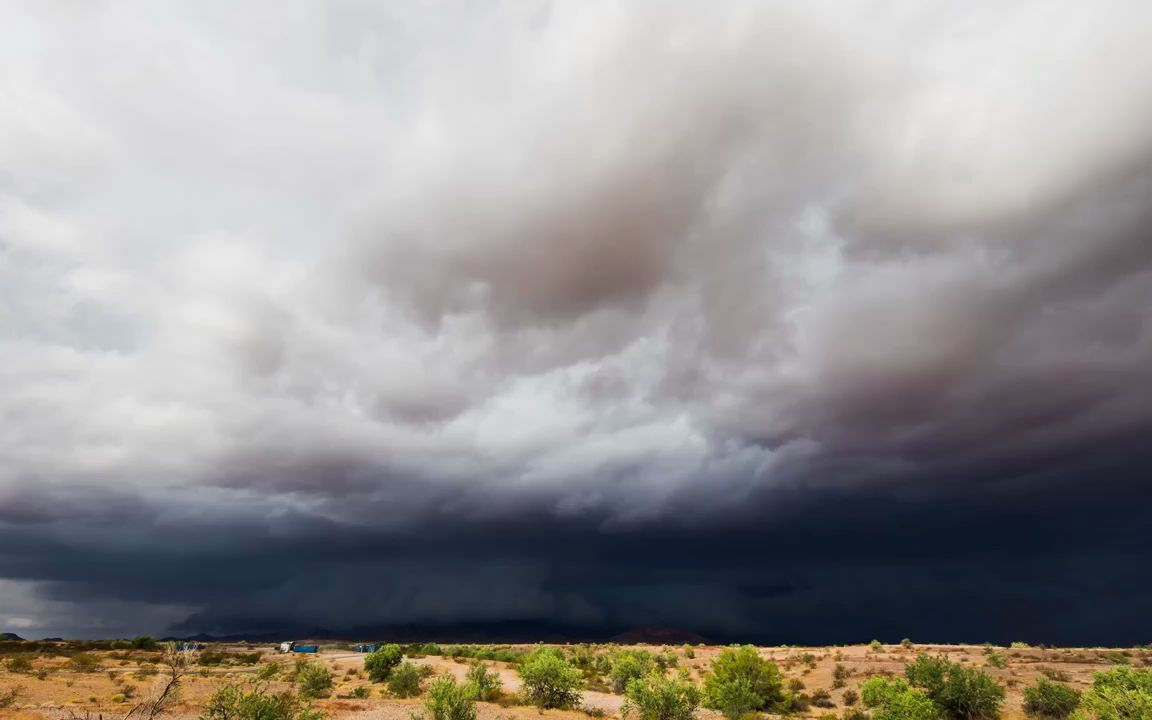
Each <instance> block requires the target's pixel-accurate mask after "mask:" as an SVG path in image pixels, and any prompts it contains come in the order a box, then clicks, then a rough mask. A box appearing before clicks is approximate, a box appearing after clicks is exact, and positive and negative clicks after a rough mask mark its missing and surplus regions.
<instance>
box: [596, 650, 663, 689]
mask: <svg viewBox="0 0 1152 720" xmlns="http://www.w3.org/2000/svg"><path fill="white" fill-rule="evenodd" d="M655 665H656V662H655V660H654V659H653V657H652V653H650V652H648V651H647V650H623V651H621V652H618V653H616V657H614V658H613V659H612V667H611V669H610V670H609V671H608V677H609V678H610V679H611V680H612V692H614V693H622V692H624V690H625V688H627V687H628V683H629V682H630V681H632V680H636V679H638V678H642V677H644V676H645V675H647V674H648V673H650V672H652V669H653V668H654V667H655Z"/></svg>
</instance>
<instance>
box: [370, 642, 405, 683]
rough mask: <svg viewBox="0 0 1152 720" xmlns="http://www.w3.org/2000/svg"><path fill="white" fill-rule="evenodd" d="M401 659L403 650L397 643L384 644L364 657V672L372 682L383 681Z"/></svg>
mask: <svg viewBox="0 0 1152 720" xmlns="http://www.w3.org/2000/svg"><path fill="white" fill-rule="evenodd" d="M403 659H404V652H403V651H402V650H401V649H400V646H399V645H395V644H390V645H384V646H383V647H381V648H379V649H378V650H376V651H375V652H371V653H368V657H366V658H364V672H366V673H368V679H369V680H371V681H372V682H384V681H385V680H387V679H388V677H389V676H390V675H391V674H392V670H393V669H394V668H395V667H396V666H397V665H399V664H400V661H401V660H403Z"/></svg>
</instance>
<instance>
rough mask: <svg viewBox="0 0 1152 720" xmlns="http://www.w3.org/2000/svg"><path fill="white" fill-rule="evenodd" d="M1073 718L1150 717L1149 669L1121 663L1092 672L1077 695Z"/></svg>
mask: <svg viewBox="0 0 1152 720" xmlns="http://www.w3.org/2000/svg"><path fill="white" fill-rule="evenodd" d="M1076 716H1077V718H1089V719H1091V720H1148V718H1152V670H1135V669H1133V668H1132V667H1130V666H1127V665H1121V666H1117V667H1115V668H1112V669H1111V670H1108V671H1107V672H1101V673H1096V676H1095V677H1094V678H1093V680H1092V686H1091V687H1089V688H1088V689H1087V690H1085V691H1084V693H1083V694H1082V695H1081V696H1080V710H1079V712H1077V715H1076Z"/></svg>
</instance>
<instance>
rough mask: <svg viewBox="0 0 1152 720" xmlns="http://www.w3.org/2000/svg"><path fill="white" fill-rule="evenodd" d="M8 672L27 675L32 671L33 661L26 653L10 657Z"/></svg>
mask: <svg viewBox="0 0 1152 720" xmlns="http://www.w3.org/2000/svg"><path fill="white" fill-rule="evenodd" d="M8 672H13V673H19V674H21V675H26V674H28V673H30V672H32V661H31V660H30V659H29V658H28V656H26V655H17V656H16V657H13V658H9V659H8Z"/></svg>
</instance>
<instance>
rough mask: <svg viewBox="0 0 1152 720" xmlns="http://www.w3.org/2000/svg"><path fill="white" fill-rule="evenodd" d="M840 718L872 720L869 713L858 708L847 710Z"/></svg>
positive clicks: (845, 719)
mask: <svg viewBox="0 0 1152 720" xmlns="http://www.w3.org/2000/svg"><path fill="white" fill-rule="evenodd" d="M840 717H841V718H843V720H870V718H869V717H868V713H866V712H864V711H863V710H861V709H860V708H856V707H853V708H848V709H846V710H845V711H844V714H843V715H841V716H840Z"/></svg>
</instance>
